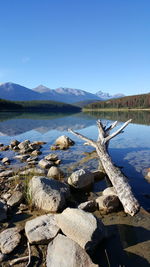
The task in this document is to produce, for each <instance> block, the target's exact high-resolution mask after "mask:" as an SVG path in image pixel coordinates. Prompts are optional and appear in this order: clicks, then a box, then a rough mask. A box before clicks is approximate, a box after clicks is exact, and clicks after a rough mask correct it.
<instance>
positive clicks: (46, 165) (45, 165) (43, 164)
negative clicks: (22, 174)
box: [39, 159, 53, 169]
mask: <svg viewBox="0 0 150 267" xmlns="http://www.w3.org/2000/svg"><path fill="white" fill-rule="evenodd" d="M52 165H53V163H52V162H50V161H48V160H46V159H41V160H40V161H39V166H40V167H41V168H43V169H48V168H50V167H51V166H52Z"/></svg>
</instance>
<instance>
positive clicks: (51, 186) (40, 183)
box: [29, 176, 70, 212]
mask: <svg viewBox="0 0 150 267" xmlns="http://www.w3.org/2000/svg"><path fill="white" fill-rule="evenodd" d="M29 193H30V196H31V199H32V203H33V204H34V205H35V206H36V207H38V208H39V209H42V210H45V211H51V212H56V211H58V210H61V209H63V208H64V207H65V205H66V200H67V199H68V198H69V196H70V190H69V187H68V185H66V184H64V183H62V182H60V181H57V180H54V179H51V178H47V177H39V176H34V177H32V179H31V180H30V182H29Z"/></svg>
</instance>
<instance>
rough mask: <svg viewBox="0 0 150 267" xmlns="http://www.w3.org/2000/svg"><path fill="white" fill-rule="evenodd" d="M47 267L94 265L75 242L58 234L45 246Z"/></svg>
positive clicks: (89, 266)
mask: <svg viewBox="0 0 150 267" xmlns="http://www.w3.org/2000/svg"><path fill="white" fill-rule="evenodd" d="M46 262H47V267H60V266H63V267H94V266H95V267H96V266H98V265H95V264H94V263H92V261H91V259H90V257H89V255H88V254H87V253H86V251H85V250H84V249H83V248H81V247H80V246H79V245H78V244H77V243H76V242H74V241H73V240H71V239H70V238H68V237H66V236H64V235H61V234H58V235H57V236H56V237H55V239H54V240H53V241H51V242H50V243H49V245H48V248H47V258H46Z"/></svg>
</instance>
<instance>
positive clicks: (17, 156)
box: [15, 154, 30, 161]
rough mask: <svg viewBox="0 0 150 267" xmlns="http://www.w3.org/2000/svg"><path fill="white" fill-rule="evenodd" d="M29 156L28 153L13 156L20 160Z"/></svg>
mask: <svg viewBox="0 0 150 267" xmlns="http://www.w3.org/2000/svg"><path fill="white" fill-rule="evenodd" d="M29 157H30V155H27V154H23V155H16V156H15V158H16V159H19V160H20V161H26V160H27V159H28V158H29Z"/></svg>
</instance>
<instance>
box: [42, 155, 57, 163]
mask: <svg viewBox="0 0 150 267" xmlns="http://www.w3.org/2000/svg"><path fill="white" fill-rule="evenodd" d="M44 159H46V160H48V161H49V160H50V161H56V160H58V156H57V154H52V153H51V154H49V155H47V156H45V157H44Z"/></svg>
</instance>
